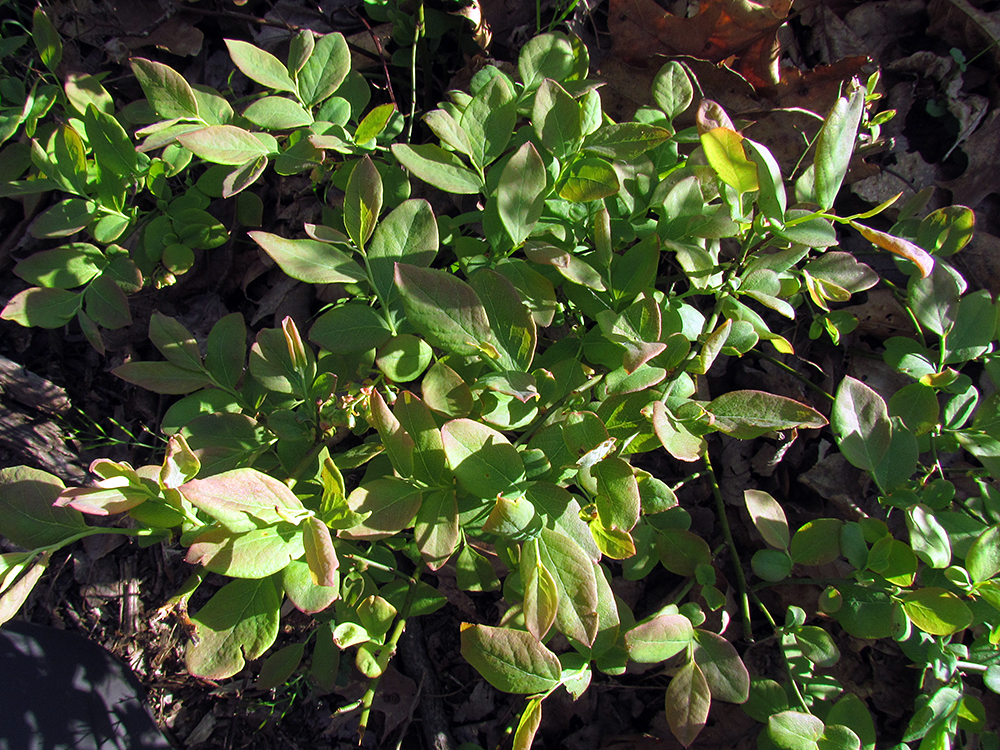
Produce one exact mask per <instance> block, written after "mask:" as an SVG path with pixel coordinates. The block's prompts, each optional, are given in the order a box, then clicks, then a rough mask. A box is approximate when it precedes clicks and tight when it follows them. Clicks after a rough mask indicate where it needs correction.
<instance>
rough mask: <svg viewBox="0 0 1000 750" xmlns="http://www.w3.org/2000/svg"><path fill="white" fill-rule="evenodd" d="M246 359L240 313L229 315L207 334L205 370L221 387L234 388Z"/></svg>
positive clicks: (244, 328) (245, 338) (245, 328)
mask: <svg viewBox="0 0 1000 750" xmlns="http://www.w3.org/2000/svg"><path fill="white" fill-rule="evenodd" d="M246 358H247V327H246V323H245V322H244V320H243V315H242V314H240V313H230V314H229V315H226V316H225V317H223V318H222V319H220V320H219V322H218V323H216V324H215V325H214V326H212V330H211V331H209V333H208V344H207V351H206V353H205V368H206V369H207V370H208V372H209V373H210V374H211V376H212V377H213V378H215V379H216V380H217V381H218V382H219V383H220V384H221V385H223V386H225V387H227V388H236V385H237V383H239V380H240V378H241V377H242V376H243V367H244V365H245V364H246Z"/></svg>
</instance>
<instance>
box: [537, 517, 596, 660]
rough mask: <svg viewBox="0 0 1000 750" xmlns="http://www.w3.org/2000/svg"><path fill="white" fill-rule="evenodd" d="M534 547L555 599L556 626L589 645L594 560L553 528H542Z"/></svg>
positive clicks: (593, 608)
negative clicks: (556, 604)
mask: <svg viewBox="0 0 1000 750" xmlns="http://www.w3.org/2000/svg"><path fill="white" fill-rule="evenodd" d="M538 549H539V553H540V557H541V561H542V564H543V565H544V566H545V569H546V570H547V571H549V572H550V576H551V578H552V583H553V585H554V587H555V592H556V595H557V598H558V602H559V606H558V608H557V609H556V615H555V624H556V628H557V629H558V630H559V632H560V633H563V634H564V635H567V636H569V637H570V638H573V639H574V640H576V641H578V642H579V643H582V644H584V645H587V646H591V645H593V643H594V639H595V638H596V637H597V626H598V618H597V606H598V598H597V578H596V573H595V566H594V563H593V562H591V560H590V558H589V557H588V556H587V553H586V552H585V551H584V549H583V547H581V546H580V545H579V544H577V542H576V541H575V540H573V539H572V538H571V537H569V536H567V535H565V534H563V533H560V532H558V531H555V530H553V529H549V528H543V529H542V533H541V535H540V536H539V538H538ZM523 554H524V553H523V551H522V559H523ZM522 578H523V574H522Z"/></svg>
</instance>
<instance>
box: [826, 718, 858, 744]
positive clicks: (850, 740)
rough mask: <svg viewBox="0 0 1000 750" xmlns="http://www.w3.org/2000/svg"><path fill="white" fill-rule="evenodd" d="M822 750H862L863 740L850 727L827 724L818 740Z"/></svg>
mask: <svg viewBox="0 0 1000 750" xmlns="http://www.w3.org/2000/svg"><path fill="white" fill-rule="evenodd" d="M818 744H819V748H820V750H861V740H860V738H859V737H858V735H856V734H855V733H854V731H853V730H851V729H849V728H848V727H844V726H838V725H832V724H830V723H827V725H826V729H825V730H824V732H823V736H822V737H820V738H819V740H818Z"/></svg>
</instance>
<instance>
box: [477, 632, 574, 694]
mask: <svg viewBox="0 0 1000 750" xmlns="http://www.w3.org/2000/svg"><path fill="white" fill-rule="evenodd" d="M462 656H463V657H464V658H465V660H466V661H467V662H469V663H470V664H471V665H472V666H473V667H475V669H476V671H478V672H479V674H481V675H482V676H483V677H484V678H485V679H486V681H487V682H489V683H490V684H491V685H492V686H493V687H495V688H496V689H497V690H500V691H502V692H505V693H520V694H528V695H531V694H535V693H547V692H549V691H551V690H552V689H554V688H555V687H556V686H557V685H558V684H559V678H560V676H561V675H562V667H561V666H560V664H559V659H557V658H556V655H555V654H553V653H552V652H551V651H549V650H548V649H547V648H546V647H545V646H543V645H542V644H541V643H539V642H538V641H537V640H536V639H535V638H534V637H533V636H532V635H531V633H528V632H527V631H524V630H513V629H511V628H494V627H489V626H488V625H473V624H470V623H465V622H464V623H462Z"/></svg>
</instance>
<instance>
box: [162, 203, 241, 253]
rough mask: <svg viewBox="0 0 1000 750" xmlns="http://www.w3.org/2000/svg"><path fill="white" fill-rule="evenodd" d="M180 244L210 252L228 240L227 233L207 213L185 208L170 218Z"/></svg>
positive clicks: (198, 209) (220, 224) (216, 220)
mask: <svg viewBox="0 0 1000 750" xmlns="http://www.w3.org/2000/svg"><path fill="white" fill-rule="evenodd" d="M171 219H173V223H174V229H175V230H176V232H177V235H178V237H179V238H180V241H181V243H183V244H185V245H187V246H189V247H193V248H200V249H202V250H211V249H212V248H214V247H218V246H219V245H221V244H223V243H224V242H225V241H226V240H228V239H229V232H227V231H226V228H225V227H224V226H223V225H222V223H221V222H220V221H219V220H218V219H216V218H215V217H214V216H212V214H210V213H209V212H208V211H202V210H201V209H200V208H186V209H184V210H182V211H178V212H177V213H175V214H173V215H172V216H171Z"/></svg>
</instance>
